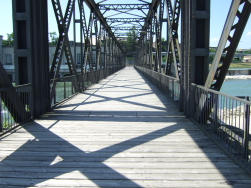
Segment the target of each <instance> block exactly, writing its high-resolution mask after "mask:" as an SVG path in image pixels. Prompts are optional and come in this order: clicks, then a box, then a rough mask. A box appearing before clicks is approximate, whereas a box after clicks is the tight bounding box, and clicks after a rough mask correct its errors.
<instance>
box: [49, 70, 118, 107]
mask: <svg viewBox="0 0 251 188" xmlns="http://www.w3.org/2000/svg"><path fill="white" fill-rule="evenodd" d="M122 68H123V67H115V68H106V69H100V70H96V71H92V72H86V73H83V74H78V75H75V76H67V77H63V78H57V79H54V80H51V83H52V82H56V88H55V95H54V98H53V101H52V104H51V105H52V107H53V106H55V105H57V104H60V103H61V102H63V101H65V100H67V99H69V98H71V97H73V96H74V95H76V94H78V93H79V92H82V91H84V90H86V89H87V88H88V87H90V86H92V85H93V84H97V83H98V82H99V81H100V80H102V79H104V78H106V77H107V76H109V75H111V74H113V73H115V72H117V71H118V70H120V69H122ZM74 82H77V83H78V86H77V88H78V90H76V89H75V88H74Z"/></svg>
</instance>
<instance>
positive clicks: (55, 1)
mask: <svg viewBox="0 0 251 188" xmlns="http://www.w3.org/2000/svg"><path fill="white" fill-rule="evenodd" d="M51 2H52V5H53V9H54V13H55V16H56V20H57V24H58V30H59V39H58V42H57V46H56V51H55V54H54V57H53V61H52V65H51V70H50V78H51V79H53V81H52V86H51V100H53V98H54V95H55V88H56V81H55V79H56V78H57V77H58V74H59V70H60V66H61V61H62V57H63V52H64V53H65V57H66V60H67V65H68V68H69V71H70V74H71V75H76V67H75V64H74V62H73V56H72V53H71V48H70V44H69V39H68V30H69V27H70V23H71V18H72V13H73V9H74V7H75V0H69V1H68V3H67V7H66V11H65V15H64V16H63V13H62V9H61V5H60V1H59V0H52V1H51ZM74 88H75V91H78V90H79V89H78V84H77V81H75V82H74Z"/></svg>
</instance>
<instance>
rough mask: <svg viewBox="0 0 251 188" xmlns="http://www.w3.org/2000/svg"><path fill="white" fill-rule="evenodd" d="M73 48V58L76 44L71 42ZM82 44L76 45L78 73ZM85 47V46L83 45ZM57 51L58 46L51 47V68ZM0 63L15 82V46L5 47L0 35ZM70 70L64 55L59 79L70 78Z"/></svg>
mask: <svg viewBox="0 0 251 188" xmlns="http://www.w3.org/2000/svg"><path fill="white" fill-rule="evenodd" d="M70 46H71V52H72V56H73V57H74V42H73V41H70ZM80 46H81V45H80V43H76V68H77V72H78V73H80V72H81V70H80V67H81V47H80ZM83 47H84V45H83ZM95 47H96V46H93V47H92V48H93V51H95ZM55 50H56V46H53V45H50V46H49V63H50V66H51V64H52V61H53V57H54V53H55ZM101 58H102V59H101V61H104V56H103V55H102V56H101ZM0 61H1V62H2V64H3V66H4V69H5V71H6V73H7V74H8V75H9V78H10V80H11V81H12V82H15V65H14V47H13V46H3V36H2V35H0ZM95 62H96V53H93V55H92V63H95ZM69 75H70V73H69V68H68V65H67V60H66V58H65V55H63V58H62V62H61V66H60V72H59V77H60V78H61V77H65V76H69Z"/></svg>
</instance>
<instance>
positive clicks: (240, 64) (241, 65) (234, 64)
mask: <svg viewBox="0 0 251 188" xmlns="http://www.w3.org/2000/svg"><path fill="white" fill-rule="evenodd" d="M211 65H212V64H211V63H210V64H209V68H210V67H211ZM230 68H250V69H251V63H244V62H232V63H231V64H230Z"/></svg>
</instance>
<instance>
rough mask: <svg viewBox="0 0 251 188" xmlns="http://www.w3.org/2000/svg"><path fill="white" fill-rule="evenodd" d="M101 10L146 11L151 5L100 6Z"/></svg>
mask: <svg viewBox="0 0 251 188" xmlns="http://www.w3.org/2000/svg"><path fill="white" fill-rule="evenodd" d="M99 9H100V10H135V9H137V10H144V9H149V4H99Z"/></svg>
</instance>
